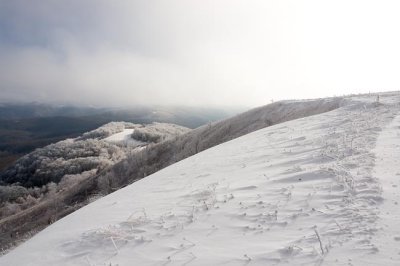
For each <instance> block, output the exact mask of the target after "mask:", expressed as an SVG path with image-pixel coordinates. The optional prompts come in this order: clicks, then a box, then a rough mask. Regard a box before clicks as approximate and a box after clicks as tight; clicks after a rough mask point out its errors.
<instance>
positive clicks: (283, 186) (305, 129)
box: [0, 93, 400, 266]
mask: <svg viewBox="0 0 400 266" xmlns="http://www.w3.org/2000/svg"><path fill="white" fill-rule="evenodd" d="M375 98H376V96H375V95H371V96H368V95H366V96H356V97H349V98H348V100H347V101H346V104H345V105H344V106H342V107H341V108H339V109H336V110H334V111H331V112H328V113H323V114H320V115H315V116H310V117H306V118H302V119H297V120H293V121H289V122H285V123H282V124H278V125H275V126H271V127H268V128H265V129H261V130H258V131H256V132H253V133H250V134H248V135H245V136H243V137H240V138H237V139H234V140H232V141H229V142H226V143H224V144H221V145H218V146H216V147H214V148H211V149H208V150H206V151H204V152H201V153H199V154H197V155H195V156H192V157H190V158H188V159H185V160H183V161H180V162H178V163H176V164H174V165H172V166H170V167H167V168H165V169H163V170H161V171H159V172H157V173H155V174H153V175H151V176H148V177H146V178H144V179H142V180H140V181H138V182H136V183H134V184H132V185H130V186H128V187H125V188H124V189H121V190H119V191H117V192H115V193H112V194H110V195H108V196H106V197H104V198H101V199H99V200H97V201H95V202H93V203H91V204H89V205H87V206H86V207H83V208H81V209H80V210H78V211H76V212H74V213H72V214H70V215H68V216H66V217H65V218H63V219H61V220H59V221H58V222H56V223H54V224H53V225H51V226H49V227H48V228H46V229H45V230H43V231H42V232H40V233H38V234H37V235H36V236H34V237H33V238H32V239H30V240H28V241H27V242H25V243H24V244H22V245H21V246H19V247H17V248H16V249H14V250H13V251H11V252H9V253H8V254H6V255H4V256H3V257H1V258H0V265H4V266H6V265H14V266H18V265H21V266H22V265H24V266H27V265H88V266H90V265H92V266H93V265H108V266H109V265H112V266H116V265H119V266H123V265H400V257H399V252H400V248H399V246H400V245H399V244H400V233H399V228H400V225H399V224H400V223H399V217H400V210H399V207H398V202H399V200H400V199H399V189H400V164H399V161H400V139H399V138H400V115H399V110H400V105H399V103H400V95H399V93H387V94H383V95H380V100H379V103H376V102H375Z"/></svg>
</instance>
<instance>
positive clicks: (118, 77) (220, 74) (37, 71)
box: [0, 0, 400, 106]
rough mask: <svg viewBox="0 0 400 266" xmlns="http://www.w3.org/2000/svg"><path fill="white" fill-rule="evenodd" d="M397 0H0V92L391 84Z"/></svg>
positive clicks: (209, 98)
mask: <svg viewBox="0 0 400 266" xmlns="http://www.w3.org/2000/svg"><path fill="white" fill-rule="evenodd" d="M398 7H399V6H398V4H397V3H396V2H395V1H383V2H382V5H380V6H379V7H376V6H374V5H372V4H371V3H365V1H359V2H357V1H354V3H353V2H352V3H348V2H347V1H337V2H335V3H331V4H327V3H320V1H304V2H303V1H301V3H299V1H287V2H286V1H285V3H283V2H281V1H279V3H278V2H277V1H252V2H248V1H228V0H222V1H211V0H206V1H183V0H181V1H152V0H149V1H106V0H96V1H94V0H89V1H74V0H73V1H50V0H42V1H28V0H25V1H22V0H12V1H11V0H10V1H2V2H0V58H1V60H0V86H1V93H0V99H11V100H22V101H43V102H65V103H76V104H92V105H113V106H116V105H133V104H187V105H248V106H249V105H253V106H255V105H261V104H265V103H268V102H269V101H270V100H271V99H287V98H309V97H323V96H333V95H335V94H336V95H340V94H344V93H357V92H368V91H379V90H391V89H398V88H399V85H400V81H399V80H398V79H397V78H396V75H397V73H398V72H399V70H400V65H399V64H398V62H399V61H400V52H399V51H398V47H399V44H400V40H399V38H398V37H397V35H396V34H394V30H395V29H394V27H395V25H398V24H399V23H400V21H399V20H400V18H399V17H398V16H397V11H398V10H399V9H398ZM396 10H397V11H396ZM338 18H340V19H338Z"/></svg>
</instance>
